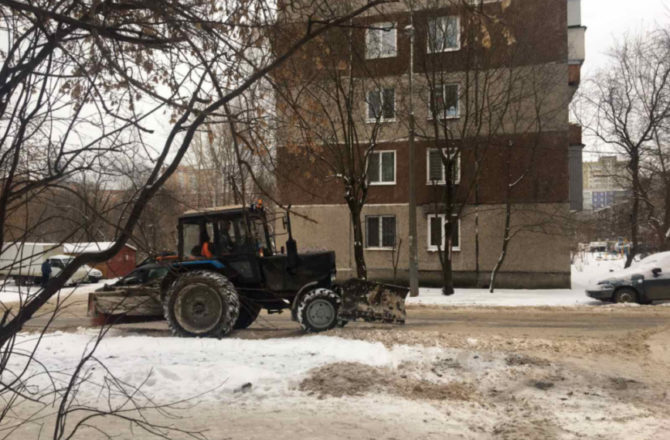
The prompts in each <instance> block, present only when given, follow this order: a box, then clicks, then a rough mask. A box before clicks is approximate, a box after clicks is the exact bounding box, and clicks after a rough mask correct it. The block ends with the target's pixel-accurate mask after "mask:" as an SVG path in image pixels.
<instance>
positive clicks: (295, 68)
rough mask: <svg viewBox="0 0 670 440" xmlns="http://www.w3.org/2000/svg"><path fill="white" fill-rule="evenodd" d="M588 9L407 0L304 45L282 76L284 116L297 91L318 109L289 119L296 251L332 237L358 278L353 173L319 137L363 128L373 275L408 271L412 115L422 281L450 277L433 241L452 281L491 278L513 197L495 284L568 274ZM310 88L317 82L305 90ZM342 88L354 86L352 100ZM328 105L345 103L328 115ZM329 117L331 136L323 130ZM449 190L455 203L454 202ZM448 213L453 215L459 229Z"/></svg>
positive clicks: (499, 0)
mask: <svg viewBox="0 0 670 440" xmlns="http://www.w3.org/2000/svg"><path fill="white" fill-rule="evenodd" d="M354 3H356V2H354ZM358 3H360V2H358ZM285 13H287V14H289V13H290V12H286V11H285ZM580 17H581V14H580V1H579V0H543V1H536V0H484V1H481V0H472V1H470V0H468V1H464V0H434V1H430V0H425V1H418V0H417V1H414V2H408V1H399V2H392V3H391V4H387V5H385V6H383V7H381V8H377V9H375V10H372V11H369V12H368V13H366V14H365V15H364V16H362V17H358V18H357V19H355V20H353V21H352V22H351V23H349V26H344V27H339V28H337V29H336V30H334V31H333V32H331V33H329V34H328V35H326V36H325V37H323V39H322V40H321V41H319V42H317V43H316V44H314V45H312V46H311V47H310V48H308V49H306V50H305V51H304V52H303V53H302V54H301V55H299V56H296V57H294V59H293V60H292V61H291V62H290V63H289V64H288V65H287V67H285V68H284V71H283V73H280V74H278V78H279V79H277V82H281V81H284V84H285V85H286V88H285V89H284V91H283V92H282V93H281V94H280V96H278V104H277V113H278V115H279V116H282V115H288V114H289V113H291V109H290V108H289V107H291V105H293V104H295V105H298V104H299V103H302V105H299V106H300V107H301V108H302V109H309V111H310V112H311V113H310V115H311V119H310V117H305V115H304V114H302V115H301V116H295V115H293V116H290V117H287V118H286V119H287V120H288V123H286V124H284V125H283V126H282V127H280V128H279V130H278V132H277V133H278V135H277V139H278V172H277V181H278V188H279V197H280V199H281V201H282V202H283V203H285V204H291V205H292V209H293V210H294V211H296V212H298V213H300V214H301V215H302V216H304V217H302V216H297V217H294V223H293V230H294V235H295V236H296V239H297V240H298V243H299V245H300V246H301V248H303V249H304V248H329V249H334V250H335V251H336V253H337V264H338V276H342V277H345V278H346V277H348V276H353V275H355V272H354V266H355V262H354V235H355V234H354V231H353V229H352V223H351V212H350V209H349V206H348V205H347V203H345V193H344V186H343V184H342V181H343V176H342V175H340V174H339V172H338V171H337V166H330V165H332V163H331V164H330V165H329V164H328V158H326V159H324V156H327V155H330V161H331V162H335V165H339V166H342V164H341V163H340V162H341V161H342V157H340V156H337V154H336V153H333V150H332V148H330V149H327V148H321V149H320V148H319V147H314V145H323V144H324V143H328V142H329V139H331V138H332V139H337V140H338V142H340V141H339V140H340V139H344V140H343V141H341V142H342V148H346V145H350V144H351V139H352V138H355V143H356V144H357V145H358V146H359V147H360V148H362V149H364V150H365V151H366V152H367V153H366V155H365V160H366V162H367V168H366V169H367V176H366V178H367V182H368V184H369V186H368V187H367V193H365V205H364V208H363V211H362V213H361V223H362V225H363V237H362V239H363V242H364V256H365V261H366V265H367V270H368V275H369V277H370V278H376V279H391V278H393V277H394V274H395V273H397V275H398V277H399V278H405V279H406V277H407V276H408V266H409V257H408V243H409V240H408V227H409V226H408V219H409V198H410V194H409V148H408V144H409V134H408V133H409V130H408V127H409V125H408V121H409V118H410V113H413V115H414V119H415V121H416V136H415V150H416V156H415V157H416V162H415V169H414V171H415V175H416V180H415V184H416V200H417V205H418V209H417V225H418V227H417V230H418V234H417V240H418V259H419V276H420V279H421V281H422V282H423V283H438V282H439V281H440V280H441V275H440V270H441V263H440V257H439V252H438V251H439V249H444V247H449V248H450V255H451V261H452V265H453V270H454V276H455V281H456V284H457V285H458V284H460V285H473V284H475V282H478V283H479V284H485V283H486V280H487V279H488V276H489V272H490V270H491V269H492V268H493V266H494V265H495V262H496V261H497V259H498V257H499V254H500V251H501V246H502V241H503V230H504V222H505V212H506V209H505V207H506V206H507V203H508V202H509V203H510V206H511V207H512V209H511V213H512V229H513V230H514V238H513V239H512V240H511V242H510V245H509V249H508V256H507V259H506V261H505V264H504V265H503V267H502V269H501V272H500V274H499V277H498V280H499V281H498V285H499V286H520V287H564V286H569V285H570V245H571V237H570V236H569V235H568V232H567V231H565V230H564V229H563V228H562V224H564V223H565V219H566V217H567V216H568V215H569V213H570V211H571V207H572V208H573V209H574V208H575V207H576V206H578V205H579V204H580V203H579V202H580V200H571V196H574V197H575V198H577V199H581V190H580V189H579V187H580V185H578V184H575V182H579V181H580V180H581V177H582V176H581V169H579V166H578V164H580V163H581V148H582V145H581V130H579V129H578V127H577V129H575V127H572V128H571V126H570V123H569V116H568V114H569V110H568V109H569V104H570V101H571V99H572V96H573V95H574V92H575V90H576V88H577V87H578V85H579V78H580V74H579V71H580V67H581V63H582V62H583V61H584V29H585V28H584V27H583V26H582V23H581V18H580ZM296 20H297V21H299V20H300V19H299V18H297V19H296ZM410 24H412V26H411V28H410ZM408 31H413V32H412V33H413V41H414V46H413V53H412V51H411V50H410V49H411V43H410V42H411V41H412V38H411V37H412V36H411V35H410V32H408ZM412 58H413V63H412ZM329 65H333V66H335V68H334V70H329V68H328V66H329ZM410 69H411V73H412V77H413V83H412V84H410V83H409V79H410ZM282 75H283V76H282ZM333 78H335V80H336V81H339V82H335V83H333V82H332V80H333ZM315 84H318V92H313V93H308V91H307V90H308V89H309V88H310V87H313V86H314V85H315ZM354 86H355V88H354ZM338 88H339V89H340V90H345V89H346V90H348V92H347V93H344V94H343V96H342V99H339V98H337V96H339V95H338V92H337V91H334V90H335V89H338ZM410 89H411V90H412V91H413V92H412V100H411V101H412V106H411V107H410V99H409V98H410V92H409V90H410ZM482 90H485V91H484V92H482ZM287 96H290V97H291V99H287V98H286V97H287ZM334 97H335V98H334ZM328 99H330V100H331V101H328ZM305 101H308V103H307V104H305ZM331 110H332V111H333V113H334V114H336V115H337V114H338V113H339V114H340V116H341V114H342V112H345V113H346V112H349V114H348V115H347V116H346V117H343V118H340V119H338V120H335V119H337V118H335V119H333V118H329V117H324V116H323V113H328V112H329V111H331ZM343 121H346V122H345V123H342V122H343ZM472 121H475V123H473V122H472ZM324 127H325V128H324ZM321 128H324V130H325V131H328V130H332V131H333V133H332V134H331V135H324V132H323V131H322V132H321V133H318V134H317V133H316V132H317V131H318V130H319V129H321ZM306 131H308V132H309V133H311V134H305V133H306ZM352 133H353V134H352ZM347 139H348V140H347ZM308 143H309V144H310V146H309V147H308V146H306V144H308ZM307 149H310V150H311V151H312V154H305V150H307ZM315 150H316V151H315ZM447 151H449V153H448V154H449V157H450V159H449V160H448V161H446V162H445V160H444V157H446V154H447V153H446V152H447ZM333 155H335V156H337V157H335V158H333ZM452 155H453V159H451V157H452ZM338 161H339V162H338ZM447 163H448V164H449V165H450V166H449V170H447V166H446V164H447ZM345 165H346V164H345ZM571 177H573V178H574V179H576V180H575V182H571V181H570V179H571ZM509 185H512V188H513V190H511V191H507V188H508V187H509ZM447 192H449V194H450V195H449V197H450V198H448V199H445V194H446V193H447ZM452 192H453V194H451V193H452ZM445 200H450V201H449V202H448V203H452V204H453V205H454V206H455V207H456V209H454V210H451V211H449V210H447V211H445ZM571 202H572V205H571ZM445 212H452V215H453V216H454V221H453V222H451V223H452V224H453V225H454V226H453V227H452V234H451V237H445V235H446V234H445V233H444V231H445V229H444V228H445V226H444V225H445V215H446V214H445ZM394 269H397V270H394Z"/></svg>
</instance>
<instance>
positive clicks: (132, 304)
mask: <svg viewBox="0 0 670 440" xmlns="http://www.w3.org/2000/svg"><path fill="white" fill-rule="evenodd" d="M88 314H89V316H93V317H96V316H100V315H102V316H120V315H123V316H142V317H147V318H151V317H162V316H163V306H162V305H161V300H160V288H159V287H158V286H125V287H122V288H113V287H110V288H108V289H107V290H105V291H101V292H93V293H89V295H88Z"/></svg>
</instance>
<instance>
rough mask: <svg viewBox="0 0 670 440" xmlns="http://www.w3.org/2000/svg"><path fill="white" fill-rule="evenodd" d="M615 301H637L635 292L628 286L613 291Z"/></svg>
mask: <svg viewBox="0 0 670 440" xmlns="http://www.w3.org/2000/svg"><path fill="white" fill-rule="evenodd" d="M614 302H615V303H634V302H637V292H636V291H635V290H634V289H631V288H630V287H624V288H622V289H619V290H617V291H616V292H615V293H614Z"/></svg>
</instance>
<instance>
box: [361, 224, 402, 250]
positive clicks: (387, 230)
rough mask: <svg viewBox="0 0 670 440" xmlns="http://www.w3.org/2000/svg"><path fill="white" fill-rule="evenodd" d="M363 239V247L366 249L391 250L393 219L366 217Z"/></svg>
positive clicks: (393, 239) (393, 236)
mask: <svg viewBox="0 0 670 440" xmlns="http://www.w3.org/2000/svg"><path fill="white" fill-rule="evenodd" d="M365 237H366V242H365V247H366V248H368V249H393V247H394V246H395V217H394V216H370V217H366V218H365Z"/></svg>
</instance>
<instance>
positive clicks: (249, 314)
mask: <svg viewBox="0 0 670 440" xmlns="http://www.w3.org/2000/svg"><path fill="white" fill-rule="evenodd" d="M260 312H261V308H260V307H259V306H258V305H257V304H255V303H251V302H248V301H243V302H242V304H241V305H240V315H239V316H238V317H237V321H235V325H234V326H233V328H234V329H236V330H241V329H245V328H247V327H249V326H250V325H251V324H253V322H254V321H255V320H256V318H258V314H259V313H260Z"/></svg>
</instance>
